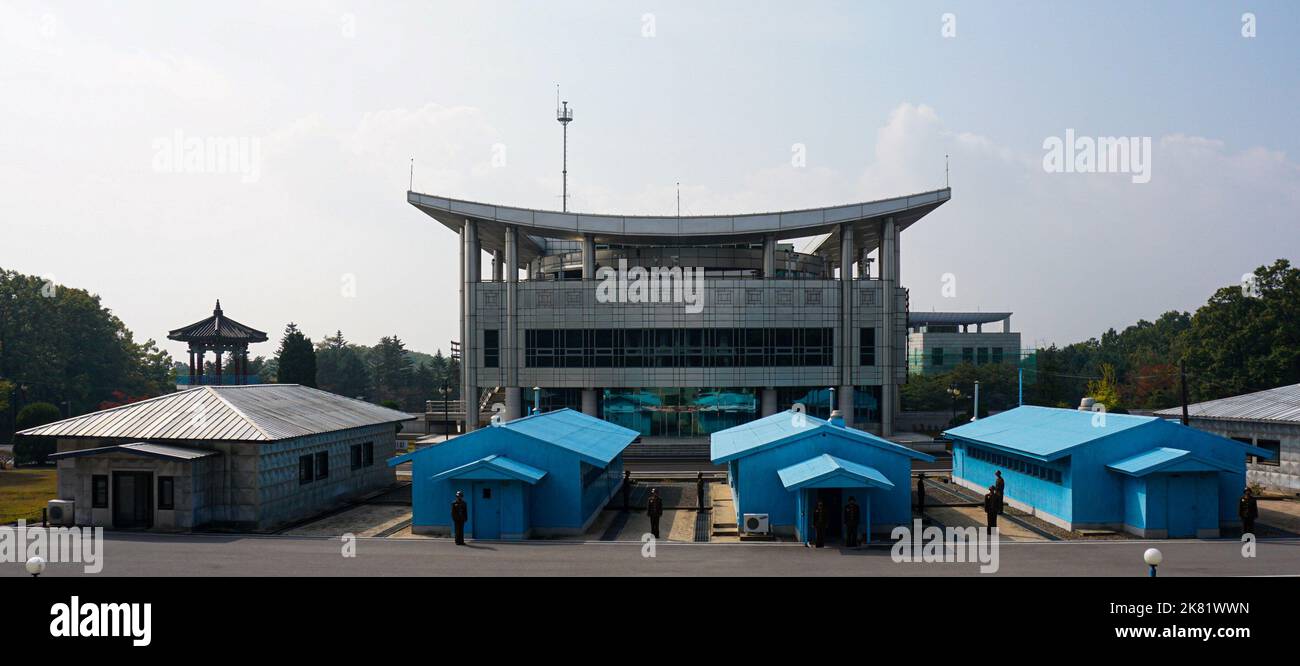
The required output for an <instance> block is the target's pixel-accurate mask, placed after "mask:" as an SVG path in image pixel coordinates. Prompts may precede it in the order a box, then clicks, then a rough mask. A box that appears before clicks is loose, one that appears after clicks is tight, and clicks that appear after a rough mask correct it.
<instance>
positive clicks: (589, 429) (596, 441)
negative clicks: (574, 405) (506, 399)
mask: <svg viewBox="0 0 1300 666" xmlns="http://www.w3.org/2000/svg"><path fill="white" fill-rule="evenodd" d="M495 427H497V428H504V429H506V430H510V431H512V432H516V433H519V434H521V435H524V436H527V437H531V438H533V439H536V440H540V441H543V442H546V443H547V444H552V445H554V446H558V447H561V448H565V449H568V450H570V451H573V452H574V453H576V454H578V456H579V457H581V458H583V459H585V460H586V461H587V462H589V463H592V464H594V465H598V466H600V467H604V466H606V465H608V464H609V463H610V462H611V461H612V460H614V458H617V457H618V455H619V454H620V453H622V452H623V449H625V448H627V445H628V444H631V443H632V440H634V439H636V438H637V436H638V435H639V434H640V433H638V432H637V431H635V430H632V429H629V428H624V427H623V426H618V425H614V424H613V423H610V422H609V421H602V420H601V419H598V418H596V417H594V416H587V415H586V414H583V413H582V412H576V411H574V410H572V409H568V408H565V409H558V410H556V411H553V412H543V413H541V414H533V415H531V416H525V417H524V418H521V419H515V420H513V421H507V422H505V423H503V424H501V425H499V426H495Z"/></svg>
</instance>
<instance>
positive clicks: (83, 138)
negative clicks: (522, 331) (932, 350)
mask: <svg viewBox="0 0 1300 666" xmlns="http://www.w3.org/2000/svg"><path fill="white" fill-rule="evenodd" d="M796 7H798V8H797V9H796ZM1246 12H1250V13H1252V14H1253V19H1252V18H1250V17H1246V19H1244V20H1243V16H1242V15H1243V13H1246ZM946 14H947V15H949V16H945V15H946ZM1243 30H1245V32H1247V33H1252V32H1253V34H1254V36H1253V37H1249V36H1244V35H1243ZM1298 38H1300V11H1297V8H1296V5H1295V4H1294V3H1290V2H1255V1H1253V2H1249V3H1239V2H1216V3H1181V2H1173V3H1143V6H1140V7H1133V6H1130V3H1127V2H1116V3H1109V4H1107V3H1097V2H1087V3H1079V4H1078V5H1077V6H1073V7H1071V6H1065V5H1063V4H1061V3H1056V2H1051V3H1047V2H1025V3H1012V2H982V3H966V2H955V1H945V2H938V3H927V2H897V3H889V4H867V3H861V2H847V3H813V2H802V3H788V2H772V3H755V2H736V3H724V2H683V3H677V2H658V1H653V0H651V1H641V2H632V3H624V2H606V1H601V2H586V3H563V2H553V1H548V2H517V3H500V4H487V3H480V2H448V3H441V2H439V3H407V2H403V3H388V2H369V1H367V2H309V3H292V2H275V3H266V4H265V5H263V4H261V3H248V4H245V3H239V2H220V3H197V2H178V3H160V2H149V3H143V2H142V3H102V4H101V3H92V2H70V3H36V2H9V1H7V0H5V1H3V2H0V99H3V104H0V127H2V128H3V130H2V131H0V267H4V268H7V269H16V270H19V271H22V272H25V273H31V274H37V275H44V276H47V277H48V278H51V279H53V280H55V281H57V282H59V283H63V284H69V285H73V286H77V287H83V288H86V289H89V290H90V291H92V292H94V293H98V294H100V295H101V296H102V297H103V300H104V304H105V305H106V306H107V307H109V308H111V309H112V310H113V311H114V312H115V313H116V314H117V315H118V316H120V317H121V318H122V319H123V320H124V321H125V322H126V324H127V326H128V327H129V328H131V329H132V330H133V331H134V332H135V334H136V336H137V338H138V339H145V338H149V337H152V338H155V339H158V340H159V341H160V342H165V340H164V339H165V337H166V333H167V331H168V330H169V329H171V328H176V327H178V326H181V325H183V324H187V323H190V322H192V321H195V320H198V319H201V318H203V317H204V316H206V315H207V314H209V312H210V310H211V308H212V302H213V301H214V300H215V299H217V298H220V299H221V300H222V304H223V306H224V308H225V310H226V313H227V314H228V315H230V316H231V317H233V318H235V319H238V320H240V321H242V322H243V323H245V324H249V325H251V326H255V327H258V328H261V329H263V330H266V331H268V332H270V333H271V334H272V342H270V343H267V344H264V345H259V346H256V347H254V352H255V353H257V354H263V355H267V354H272V353H274V341H275V340H277V339H278V338H279V335H280V332H281V331H282V330H283V328H284V326H285V324H286V323H287V322H289V321H294V322H297V323H298V324H299V326H300V327H302V328H303V329H304V330H305V331H306V332H307V334H308V335H310V336H311V337H312V338H313V339H317V340H318V339H320V338H321V337H322V336H324V335H327V334H330V333H332V332H333V331H334V330H335V329H342V330H343V332H344V334H345V336H346V337H348V338H350V339H352V340H353V341H357V342H363V343H366V344H374V343H375V342H376V341H377V340H378V338H379V337H380V336H382V335H387V334H393V333H395V334H398V335H399V336H401V337H402V338H403V339H404V340H405V341H406V342H407V343H408V346H409V347H410V348H413V349H417V350H421V351H428V352H433V351H435V350H436V349H439V348H442V349H443V350H444V351H445V350H446V346H447V341H448V340H450V339H451V338H453V337H454V336H455V331H456V318H457V308H456V281H455V274H456V263H457V249H456V236H455V235H454V234H453V233H452V232H450V231H448V230H446V229H445V228H443V227H442V226H441V225H439V224H437V223H436V222H434V221H433V220H432V219H431V218H429V217H427V216H425V215H424V214H423V213H420V212H419V211H417V210H416V209H415V208H413V207H411V206H410V205H408V204H407V203H406V202H405V191H406V189H407V184H408V176H409V171H408V170H409V168H410V159H411V158H412V157H414V158H415V176H414V189H415V190H417V191H420V192H425V193H432V194H439V195H446V196H452V197H459V198H467V199H474V200H481V201H490V202H497V203H505V204H512V205H519V206H527V207H533V208H553V209H558V208H559V207H560V198H559V192H560V173H559V172H560V128H559V125H558V124H557V123H556V122H555V116H554V104H555V86H556V84H557V83H558V84H560V85H561V86H562V91H563V96H564V98H565V99H567V100H569V101H570V103H571V104H572V105H573V107H574V108H575V110H576V111H575V120H574V122H573V124H572V125H571V126H570V140H569V188H570V192H571V193H572V199H571V204H570V207H571V209H573V210H578V211H583V212H615V213H648V214H665V213H667V214H671V213H672V212H673V211H674V206H675V200H674V196H675V193H674V188H675V185H674V184H675V183H676V182H678V181H680V182H681V184H682V185H681V192H682V213H683V214H705V213H743V212H753V211H763V210H776V209H790V208H801V207H812V206H824V205H831V204H840V203H848V202H857V201H865V200H871V199H877V198H884V197H891V196H897V195H902V194H907V193H912V192H918V191H924V190H931V189H935V188H938V187H941V186H942V185H943V183H944V155H945V154H950V155H951V173H952V175H951V184H952V188H953V198H952V201H951V202H949V203H948V204H946V205H945V206H943V207H942V208H940V209H939V210H938V211H936V212H935V213H933V214H931V215H930V216H928V217H926V218H924V219H923V220H921V222H920V223H918V224H917V225H915V226H913V227H912V228H911V229H909V230H908V231H907V232H906V233H905V234H904V235H903V241H902V277H903V282H904V285H905V286H907V287H910V288H911V293H912V298H911V303H912V308H913V309H914V310H931V309H935V310H974V309H982V310H1011V311H1014V312H1015V313H1016V316H1015V317H1014V318H1013V324H1014V326H1015V328H1016V329H1018V330H1021V331H1022V332H1023V333H1024V341H1025V343H1026V344H1032V343H1045V342H1058V343H1068V342H1074V341H1077V340H1080V339H1085V338H1088V337H1092V336H1097V335H1100V334H1101V333H1102V332H1103V331H1105V330H1106V329H1107V328H1108V327H1122V326H1125V325H1128V324H1131V323H1133V322H1134V321H1136V320H1137V319H1139V318H1148V319H1153V318H1155V317H1156V316H1158V315H1159V314H1160V313H1161V312H1164V311H1166V310H1169V309H1175V308H1177V309H1193V308H1195V307H1196V306H1198V305H1200V304H1202V303H1203V302H1204V301H1205V299H1206V298H1207V297H1208V296H1209V294H1210V293H1211V292H1212V291H1213V290H1214V289H1215V288H1217V287H1219V286H1223V285H1227V284H1235V283H1237V282H1238V281H1239V280H1240V278H1241V275H1242V274H1243V273H1244V272H1247V271H1250V270H1252V269H1254V268H1255V267H1256V266H1258V265H1261V264H1264V263H1270V262H1272V261H1273V260H1274V259H1277V258H1279V257H1287V258H1290V259H1293V260H1294V259H1296V258H1297V257H1296V254H1297V250H1298V249H1300V229H1297V224H1298V223H1300V222H1298V220H1297V213H1296V211H1297V210H1300V169H1298V168H1297V159H1296V155H1297V154H1298V153H1300V133H1298V130H1297V122H1296V121H1297V109H1300V67H1297V53H1300V51H1298V50H1297V46H1296V45H1297V43H1298V42H1297V39H1298ZM1067 130H1073V132H1074V133H1075V134H1076V135H1077V136H1086V137H1132V138H1136V139H1138V140H1139V143H1140V141H1141V139H1142V138H1144V137H1149V139H1150V141H1151V147H1152V153H1151V156H1150V171H1149V174H1150V182H1146V183H1135V182H1133V181H1134V180H1135V179H1134V177H1133V175H1132V174H1129V173H1049V172H1048V171H1046V170H1045V168H1044V155H1045V153H1046V152H1047V151H1046V150H1045V148H1044V145H1045V142H1046V141H1048V140H1049V139H1050V138H1051V137H1060V138H1061V139H1062V140H1063V139H1064V138H1065V133H1066V131H1067ZM212 139H230V140H232V141H231V142H229V143H228V144H226V145H229V146H234V147H235V148H234V153H233V154H234V156H235V157H236V158H238V159H237V161H236V162H235V163H234V164H232V165H227V168H225V169H222V168H221V167H220V165H219V164H216V163H201V164H200V163H196V162H193V161H189V160H187V157H188V156H192V155H193V154H194V153H193V152H189V153H187V152H186V146H188V145H192V143H191V142H193V141H198V142H200V143H202V144H203V145H204V146H207V145H209V144H208V143H207V142H209V140H212ZM800 146H802V147H800ZM798 154H803V155H805V156H806V161H805V162H804V163H803V164H796V162H797V160H795V159H792V158H793V157H795V156H797V155H798ZM210 155H211V151H209V156H210ZM178 156H179V157H180V158H181V159H179V160H178V159H173V158H174V157H178ZM949 273H950V274H952V275H953V276H954V277H955V286H956V296H955V297H951V298H949V297H945V296H944V295H943V292H942V291H941V289H942V287H943V284H944V282H943V276H944V275H945V274H949ZM164 346H165V348H167V349H168V350H170V351H171V352H172V353H173V354H174V355H176V356H178V358H183V347H182V346H180V345H177V344H175V343H166V344H165V345H164Z"/></svg>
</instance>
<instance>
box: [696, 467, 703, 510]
mask: <svg viewBox="0 0 1300 666" xmlns="http://www.w3.org/2000/svg"><path fill="white" fill-rule="evenodd" d="M695 495H696V497H697V498H698V499H697V500H696V504H697V505H698V507H699V510H700V511H703V510H704V473H703V472H699V473H697V474H696V475H695Z"/></svg>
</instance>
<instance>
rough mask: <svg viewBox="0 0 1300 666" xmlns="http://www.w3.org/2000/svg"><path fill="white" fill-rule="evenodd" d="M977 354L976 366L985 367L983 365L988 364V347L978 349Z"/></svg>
mask: <svg viewBox="0 0 1300 666" xmlns="http://www.w3.org/2000/svg"><path fill="white" fill-rule="evenodd" d="M977 352H978V353H977V355H976V358H977V359H978V361H977V364H978V365H985V364H987V363H988V362H989V348H988V347H980V348H979V349H978V350H977Z"/></svg>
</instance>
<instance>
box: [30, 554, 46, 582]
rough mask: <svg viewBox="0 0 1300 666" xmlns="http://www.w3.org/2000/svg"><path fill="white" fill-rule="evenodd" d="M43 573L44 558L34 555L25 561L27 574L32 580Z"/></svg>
mask: <svg viewBox="0 0 1300 666" xmlns="http://www.w3.org/2000/svg"><path fill="white" fill-rule="evenodd" d="M44 571H45V558H43V557H41V556H39V555H35V556H32V557H31V558H29V559H28V560H27V573H29V574H31V575H32V578H36V577H38V576H40V575H41V574H42V573H43V572H44Z"/></svg>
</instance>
